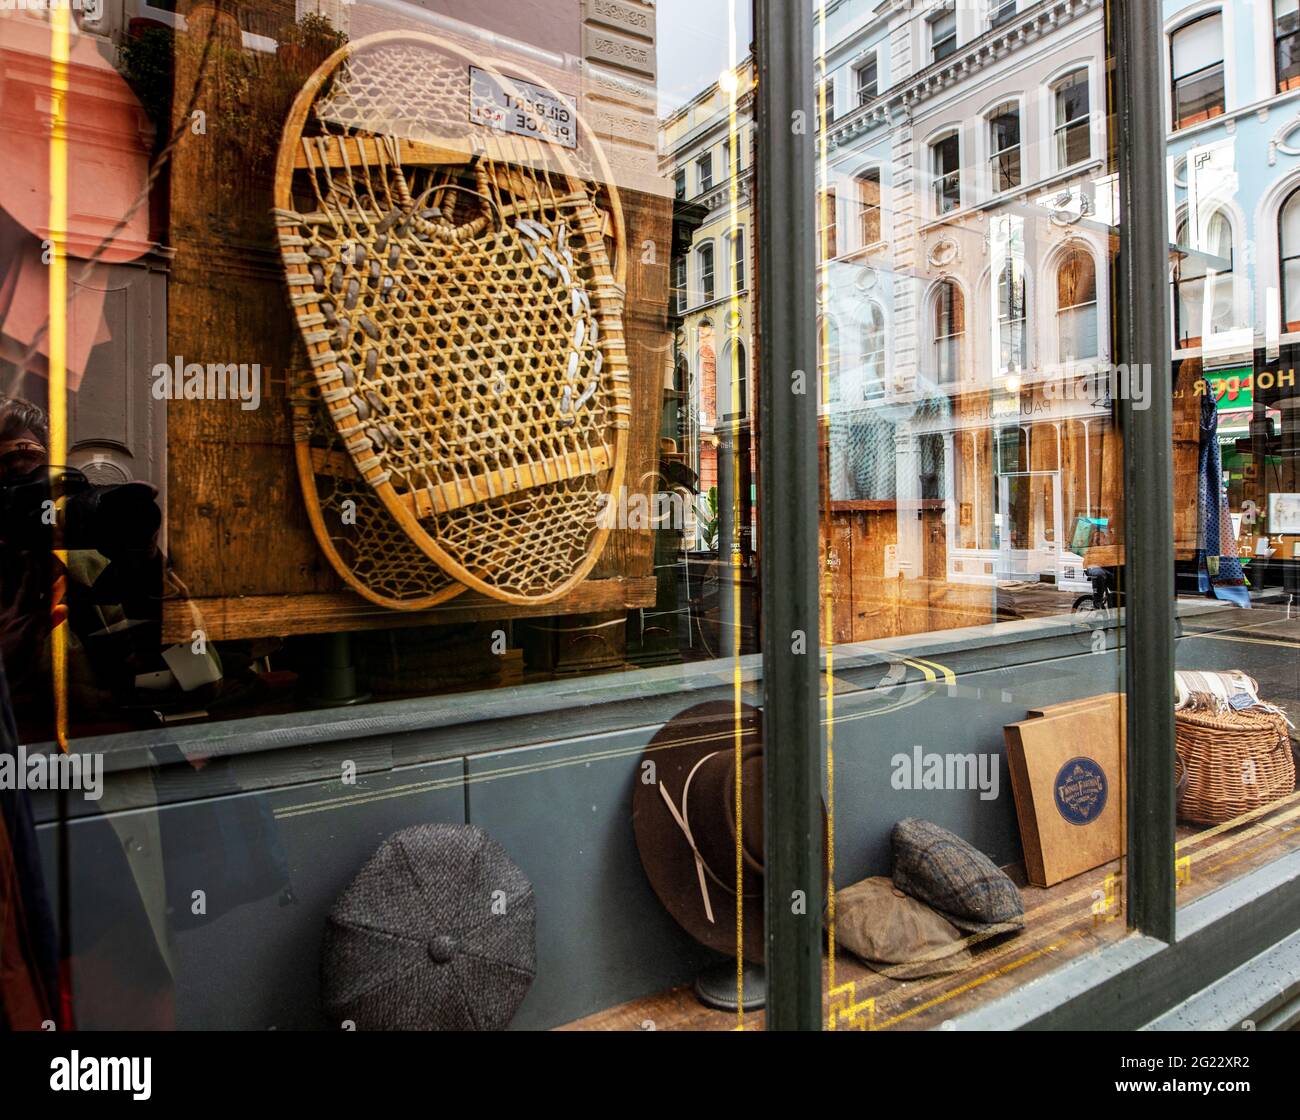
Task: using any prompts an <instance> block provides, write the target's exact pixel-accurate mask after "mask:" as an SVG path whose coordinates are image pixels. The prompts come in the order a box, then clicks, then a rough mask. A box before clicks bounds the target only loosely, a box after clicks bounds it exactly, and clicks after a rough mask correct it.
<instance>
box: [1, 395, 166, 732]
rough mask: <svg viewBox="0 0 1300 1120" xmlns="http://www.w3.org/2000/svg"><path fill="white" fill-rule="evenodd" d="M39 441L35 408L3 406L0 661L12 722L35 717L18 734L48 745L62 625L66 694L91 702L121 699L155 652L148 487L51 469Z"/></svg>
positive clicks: (42, 431)
mask: <svg viewBox="0 0 1300 1120" xmlns="http://www.w3.org/2000/svg"><path fill="white" fill-rule="evenodd" d="M48 445H49V429H48V425H47V423H46V419H45V414H44V413H43V412H42V411H41V410H40V409H39V408H38V407H36V406H35V405H33V404H30V403H28V402H26V401H21V400H0V656H3V658H4V665H5V668H6V670H7V672H8V674H9V677H10V682H11V686H12V688H13V692H14V701H15V707H16V709H17V710H18V713H19V716H20V722H25V723H27V722H30V721H31V720H33V719H34V720H36V721H37V725H38V726H37V727H32V728H30V729H29V728H24V729H23V730H24V731H29V730H30V731H31V732H34V733H35V734H33V735H32V738H44V737H48V736H47V735H40V733H39V729H41V727H42V725H44V724H46V723H47V722H48V720H49V718H50V713H51V708H50V706H49V703H48V697H49V680H50V674H49V653H48V638H49V634H50V632H51V630H53V629H54V627H55V626H57V625H59V624H60V623H61V622H63V621H65V620H66V621H67V622H68V626H69V629H70V631H71V635H70V641H69V653H70V656H69V666H70V673H69V684H70V689H72V690H74V691H79V692H81V693H82V696H81V698H82V699H83V700H88V701H90V702H91V703H94V702H95V701H101V702H102V700H104V699H113V700H117V701H119V702H120V701H121V700H123V699H125V698H126V697H128V696H129V695H130V694H131V691H132V690H133V688H134V680H135V675H136V674H137V673H139V672H141V671H143V670H144V669H145V668H150V669H151V668H154V667H155V665H156V664H157V657H158V650H159V648H160V644H161V609H160V607H161V595H160V591H161V581H162V557H161V555H160V554H159V552H158V548H157V543H156V536H157V532H158V528H159V525H160V524H161V520H162V516H161V513H160V512H159V509H158V506H157V503H156V501H155V491H154V488H153V487H152V486H150V485H148V484H146V483H140V482H132V483H125V484H122V485H115V486H96V485H93V484H92V483H90V482H88V481H87V479H86V477H85V476H84V475H83V474H82V473H81V472H80V471H77V470H72V469H70V468H56V469H53V470H51V468H50V467H49V464H48V451H47V448H48ZM87 693H89V694H90V695H87ZM104 694H107V696H105V695H104ZM24 737H27V736H26V735H25V736H24Z"/></svg>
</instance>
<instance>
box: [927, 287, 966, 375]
mask: <svg viewBox="0 0 1300 1120" xmlns="http://www.w3.org/2000/svg"><path fill="white" fill-rule="evenodd" d="M965 334H966V301H965V300H964V299H963V298H962V294H961V289H960V288H958V287H957V285H956V284H955V283H953V282H952V281H951V280H943V281H940V283H939V286H938V287H937V288H936V289H935V293H934V375H935V380H936V381H938V382H939V384H941V385H948V384H951V383H952V382H954V381H959V380H961V373H962V369H961V346H962V339H963V338H964V337H965Z"/></svg>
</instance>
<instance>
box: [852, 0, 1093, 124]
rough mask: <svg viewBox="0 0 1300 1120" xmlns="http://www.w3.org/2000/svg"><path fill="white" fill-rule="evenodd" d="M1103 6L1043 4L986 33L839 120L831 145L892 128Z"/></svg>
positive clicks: (1082, 0)
mask: <svg viewBox="0 0 1300 1120" xmlns="http://www.w3.org/2000/svg"><path fill="white" fill-rule="evenodd" d="M1101 4H1102V0H1040V3H1038V4H1035V5H1034V6H1033V7H1031V8H1027V9H1026V10H1025V11H1023V12H1021V13H1019V14H1018V15H1017V16H1016V18H1015V19H1014V20H1012V21H1011V22H1010V23H1007V24H1005V25H1004V26H1002V27H999V28H997V29H996V30H993V31H986V32H985V33H984V34H983V35H981V36H980V37H979V38H977V39H972V40H971V41H970V42H969V43H967V44H966V45H965V46H963V47H961V48H959V49H958V50H957V51H956V52H955V53H954V54H953V55H951V56H950V57H949V58H945V59H943V61H941V62H935V63H931V64H930V65H929V66H927V67H925V68H924V69H922V70H919V71H917V72H916V73H915V74H913V75H912V76H911V77H909V78H908V79H906V80H905V81H903V82H901V83H899V84H898V85H897V86H895V87H893V88H891V89H888V90H886V91H885V92H884V93H882V94H881V95H880V96H879V97H876V98H874V99H873V100H871V101H868V102H867V103H866V104H865V105H860V106H858V107H857V108H856V109H854V110H853V111H852V112H851V113H849V114H847V115H846V116H844V117H841V118H840V119H839V120H837V121H835V122H834V123H833V124H832V125H831V126H830V127H829V128H828V129H827V130H826V135H827V137H828V138H829V144H830V147H831V148H838V147H842V146H843V145H844V144H847V143H849V142H850V141H852V140H855V139H856V138H857V137H859V136H861V135H862V134H863V133H864V132H868V131H870V130H871V129H872V128H874V127H876V126H877V125H879V124H892V123H894V121H895V119H896V117H897V116H899V115H902V116H903V117H904V118H908V117H910V116H911V114H912V111H913V110H914V108H915V107H916V106H917V105H919V104H920V103H922V102H924V101H927V100H928V99H929V98H931V97H933V96H935V95H936V94H938V93H942V92H943V91H944V90H947V89H950V88H951V87H953V86H955V85H958V84H959V83H961V82H963V81H966V80H968V79H969V78H970V77H971V76H972V74H974V73H975V72H977V71H978V70H979V69H980V68H982V67H984V66H987V65H989V64H990V63H993V62H997V61H999V60H1001V59H1003V58H1005V57H1007V56H1008V55H1009V54H1012V53H1013V52H1015V51H1018V50H1020V49H1022V48H1023V47H1025V46H1027V45H1029V44H1030V43H1033V42H1036V41H1037V40H1039V39H1042V38H1044V37H1045V36H1047V35H1050V34H1051V33H1052V32H1054V31H1056V30H1058V29H1059V28H1061V27H1064V26H1066V25H1067V24H1070V23H1073V22H1074V21H1075V20H1077V19H1079V18H1080V17H1082V16H1085V15H1087V14H1088V13H1090V12H1092V11H1094V10H1096V9H1099V8H1100V7H1101Z"/></svg>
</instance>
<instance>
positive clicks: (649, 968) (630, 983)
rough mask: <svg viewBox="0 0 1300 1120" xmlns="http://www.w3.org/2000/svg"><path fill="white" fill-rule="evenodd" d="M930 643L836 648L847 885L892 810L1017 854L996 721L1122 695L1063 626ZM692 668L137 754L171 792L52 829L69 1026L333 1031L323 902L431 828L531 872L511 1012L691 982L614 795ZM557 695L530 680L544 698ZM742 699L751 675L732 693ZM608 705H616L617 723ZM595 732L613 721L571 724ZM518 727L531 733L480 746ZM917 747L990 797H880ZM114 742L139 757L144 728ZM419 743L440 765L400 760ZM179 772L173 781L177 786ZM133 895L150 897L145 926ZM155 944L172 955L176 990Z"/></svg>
mask: <svg viewBox="0 0 1300 1120" xmlns="http://www.w3.org/2000/svg"><path fill="white" fill-rule="evenodd" d="M1034 655H1036V656H1034ZM926 656H928V657H930V658H932V659H935V660H938V661H940V662H942V663H943V664H944V665H946V666H949V667H952V668H953V669H954V671H955V672H956V673H957V676H956V682H957V683H956V684H955V685H952V686H950V685H946V684H945V683H943V680H942V678H940V680H939V681H937V682H934V683H930V682H925V681H923V680H920V674H919V673H918V672H916V671H914V670H909V671H908V678H909V682H908V683H905V684H902V685H899V686H895V687H894V688H892V689H882V688H878V687H873V686H874V685H876V684H877V683H878V682H879V680H880V678H881V675H882V674H881V668H880V661H879V657H878V656H875V655H869V654H864V655H863V656H860V657H858V658H857V659H856V665H855V659H854V658H851V657H848V656H845V657H841V656H840V654H839V652H838V651H837V657H836V668H835V678H836V682H837V685H836V687H837V694H836V697H835V716H836V721H835V726H834V736H833V744H832V745H833V750H834V759H835V789H836V803H835V813H836V816H835V835H836V841H837V852H836V869H837V874H836V879H837V881H838V882H839V883H840V884H841V885H844V884H847V883H850V882H854V881H856V880H857V879H859V878H862V877H863V876H865V875H869V874H880V873H886V874H887V873H888V870H889V833H890V829H891V828H892V826H893V824H894V822H895V821H897V820H899V819H900V818H902V817H906V816H913V815H915V816H925V817H928V818H929V819H932V820H936V821H938V822H939V823H941V824H943V825H946V826H947V827H949V828H951V829H953V830H954V831H956V832H958V833H960V834H961V835H963V836H965V837H966V838H968V839H969V840H971V841H972V842H973V843H975V844H976V845H977V846H979V847H980V848H981V849H983V850H984V851H986V852H988V853H989V854H990V855H991V856H992V857H993V858H994V859H995V860H996V861H998V862H999V863H1006V862H1009V861H1011V860H1014V859H1017V858H1019V855H1020V845H1019V837H1018V832H1017V828H1016V822H1015V810H1014V803H1013V798H1012V795H1011V789H1010V783H1009V779H1008V777H1007V773H1006V768H1005V762H1004V760H1002V759H1001V755H1002V726H1003V724H1005V723H1007V722H1009V721H1012V720H1016V719H1022V718H1024V715H1025V710H1026V709H1027V708H1029V707H1036V706H1039V705H1041V704H1045V703H1050V702H1054V701H1058V700H1063V699H1068V698H1072V697H1076V696H1086V695H1090V694H1093V693H1096V692H1101V691H1108V690H1111V689H1114V688H1116V687H1117V664H1118V662H1117V659H1116V658H1115V656H1114V654H1113V651H1111V652H1110V653H1109V654H1107V655H1101V656H1096V655H1088V654H1087V653H1086V652H1084V649H1083V646H1082V645H1081V644H1080V643H1078V641H1077V639H1075V638H1073V637H1062V636H1060V635H1059V634H1058V635H1056V636H1054V637H1050V638H1044V639H1042V640H1037V641H1033V642H1026V643H1022V644H1020V645H1014V644H1013V645H1003V646H1002V648H1000V649H997V650H990V649H989V648H988V647H987V645H985V646H980V647H978V648H976V647H974V646H973V645H971V644H970V643H969V642H967V643H964V648H963V643H962V642H960V641H958V640H956V639H954V640H953V642H952V648H951V649H947V650H945V649H939V648H936V647H934V646H933V645H932V646H931V647H930V652H928V653H927V654H926ZM1016 662H1019V664H1016ZM634 676H636V675H634ZM696 676H697V677H699V676H701V674H699V673H698V672H697V673H696ZM664 679H667V678H664ZM608 681H609V679H606V683H608ZM699 683H700V682H699V681H698V680H697V685H698V684H699ZM708 683H709V687H696V688H695V689H694V690H693V691H690V692H685V691H672V690H665V691H662V692H661V693H660V694H659V695H657V696H656V697H654V699H653V702H651V701H649V700H646V699H645V698H644V697H642V699H641V700H639V701H637V702H636V703H632V702H630V701H629V702H625V701H621V700H619V699H616V697H617V696H619V695H620V694H621V692H622V690H619V689H608V690H605V691H604V699H605V701H606V702H605V703H604V704H602V705H600V706H599V707H590V708H582V709H574V708H565V707H564V706H563V705H560V707H559V708H558V709H556V710H554V711H552V712H551V713H550V714H549V715H547V714H545V713H542V714H539V713H538V712H537V711H523V712H518V713H517V714H516V715H515V717H513V718H504V717H502V718H499V719H496V720H495V722H492V723H490V724H485V725H483V726H479V727H477V728H465V727H463V726H457V725H450V726H446V727H437V726H434V727H431V728H430V729H429V730H428V731H427V732H423V733H420V732H416V731H407V732H406V733H405V734H404V735H403V736H402V737H400V738H398V737H393V736H388V737H382V736H380V737H378V738H373V737H372V738H370V739H368V740H367V739H362V738H361V737H360V736H358V737H356V738H338V739H336V740H335V741H332V742H327V743H318V744H315V745H314V746H312V747H304V748H300V749H299V750H290V749H283V750H278V751H277V750H276V749H266V750H260V751H256V752H253V753H251V754H244V755H242V756H231V757H229V758H223V759H218V760H216V761H215V762H213V763H211V764H210V765H209V766H208V767H205V768H204V770H202V771H199V772H197V773H194V774H190V773H189V772H190V769H191V768H190V767H189V766H188V764H185V763H179V765H177V764H176V763H175V761H174V760H173V764H172V765H170V767H163V768H161V769H159V770H154V771H144V770H142V769H139V768H138V762H137V764H136V765H137V769H135V770H129V771H128V772H126V773H125V774H123V775H119V776H118V777H117V779H116V780H117V783H118V794H117V795H116V796H117V797H118V803H119V804H128V803H132V802H134V803H136V804H145V805H146V806H149V804H150V799H151V797H156V798H157V799H159V800H163V801H165V802H166V803H165V804H162V805H161V806H156V805H155V806H152V807H145V808H142V809H133V810H130V809H122V810H118V811H115V812H111V813H108V814H106V815H99V816H92V817H79V818H77V819H75V820H74V821H73V822H72V823H71V824H70V825H69V827H68V832H69V836H70V866H71V883H72V891H71V899H72V911H71V913H72V937H73V943H74V949H75V952H76V954H77V965H76V968H75V970H74V983H75V986H76V996H77V1006H78V1009H79V1014H80V1022H79V1025H80V1026H82V1027H85V1028H126V1027H133V1026H146V1025H159V1024H163V1025H165V1024H166V1022H167V1016H168V1007H169V1005H173V1004H174V1014H175V1024H176V1025H177V1026H180V1027H188V1028H240V1029H251V1030H266V1029H272V1028H275V1029H281V1030H283V1029H293V1028H328V1027H330V1026H332V1024H328V1023H326V1022H324V1020H323V1017H322V1013H321V1010H320V1004H319V979H318V961H319V948H320V941H321V935H322V931H323V928H324V919H325V915H326V914H327V913H328V910H329V908H330V906H331V904H332V903H333V900H334V898H335V897H336V896H337V895H338V893H339V892H340V891H341V890H342V888H343V887H344V886H345V885H346V884H347V883H348V881H349V880H350V879H351V878H352V877H353V876H354V875H355V874H356V872H357V871H358V870H359V869H360V868H361V866H362V865H363V864H364V863H365V861H366V860H367V859H368V858H369V857H370V855H371V854H372V853H373V852H374V850H375V849H376V848H377V847H378V846H379V844H380V843H381V842H382V841H383V840H384V839H385V837H387V836H389V835H391V834H392V833H393V832H396V831H397V830H399V829H401V828H405V827H408V826H410V825H414V824H419V823H424V822H429V821H451V822H459V821H470V822H472V823H474V824H477V825H479V826H481V827H483V828H485V829H486V830H487V831H488V832H489V833H490V834H491V835H493V836H494V837H495V838H496V839H497V840H498V841H499V842H500V843H501V844H502V845H504V847H505V848H506V850H507V851H508V852H509V853H510V854H511V856H512V857H513V858H514V860H515V861H516V862H517V863H519V864H520V866H521V867H522V868H523V870H524V872H525V873H526V874H527V875H528V877H529V878H530V879H531V881H532V883H533V885H534V889H535V893H536V897H537V915H538V932H537V936H538V961H539V975H538V978H537V980H536V981H535V983H534V985H533V988H532V990H531V991H530V993H529V995H528V997H527V999H526V1000H525V1002H524V1005H523V1007H522V1008H521V1010H520V1012H519V1014H518V1016H517V1017H516V1020H515V1026H517V1027H530V1028H541V1027H550V1026H554V1025H557V1024H560V1023H564V1022H568V1021H570V1020H572V1019H574V1018H577V1017H579V1016H582V1015H585V1014H589V1013H591V1012H594V1011H598V1010H601V1009H603V1008H606V1007H609V1006H611V1005H614V1004H616V1003H619V1002H621V1001H624V1000H627V999H631V998H633V997H636V996H639V995H645V994H649V993H652V992H656V991H660V990H663V989H665V988H667V987H669V986H671V985H674V984H678V983H684V982H687V981H689V979H690V978H691V977H692V976H693V975H694V973H695V972H696V971H697V970H698V969H699V968H700V966H701V965H703V964H705V963H707V962H708V961H710V960H711V959H715V958H713V957H712V955H711V954H710V953H709V952H707V951H706V950H704V949H702V948H700V947H698V946H696V945H695V944H694V943H693V942H692V941H690V940H689V939H688V938H687V937H686V936H685V935H684V934H683V933H682V932H681V931H680V930H679V929H678V927H677V926H676V925H675V924H674V922H673V921H672V920H671V919H670V918H669V917H668V915H667V914H666V913H665V912H664V910H663V909H662V907H661V906H660V904H659V903H658V900H657V899H656V897H655V895H654V893H653V892H652V891H651V889H650V886H649V884H648V882H647V880H646V878H645V875H644V872H643V871H642V869H641V866H640V860H639V858H638V855H637V851H636V845H635V842H634V838H633V834H632V829H631V824H630V813H631V796H632V783H633V782H634V781H635V780H636V776H637V763H638V761H639V759H640V755H641V752H642V750H643V748H644V747H645V745H646V743H648V742H649V740H650V739H651V737H652V736H653V735H654V733H655V731H656V730H658V729H659V728H660V727H661V726H662V724H663V723H664V722H665V721H666V720H667V719H668V718H670V717H671V715H672V714H673V713H674V712H676V711H682V710H684V709H686V708H687V707H690V706H691V705H693V704H696V703H699V702H700V701H701V700H703V699H714V698H719V697H726V696H727V695H729V690H724V689H723V688H721V687H717V686H714V685H712V682H708ZM628 684H629V686H632V685H634V682H633V681H632V679H631V677H629V678H628ZM555 687H558V686H554V687H553V686H547V687H546V689H545V690H544V691H543V692H542V693H529V695H533V696H537V695H549V696H550V697H551V699H552V700H554V694H555ZM855 689H856V691H855ZM755 691H756V690H755V686H754V683H753V682H752V681H751V682H750V683H749V684H747V686H746V692H747V694H748V696H747V698H748V699H750V700H754V699H755V695H754V694H755ZM433 703H435V702H434V701H430V704H433ZM646 704H650V707H649V708H647V707H646V706H645V705H646ZM620 705H624V706H625V707H626V710H625V711H622V712H621V714H622V715H623V716H624V717H625V718H623V720H622V727H623V729H621V730H618V729H613V728H617V727H618V726H619V723H620V720H619V715H620V710H621V709H620ZM382 707H383V706H382V705H375V706H373V708H371V709H367V712H368V713H373V712H374V711H376V710H378V709H380V708H382ZM539 707H540V705H539ZM601 708H603V709H604V710H601ZM498 715H500V713H498ZM651 715H653V718H647V717H649V716H651ZM435 722H436V721H435ZM629 724H631V725H633V726H631V727H629V726H628V725H629ZM599 725H604V726H605V727H606V728H610V729H607V730H601V731H598V732H596V733H579V732H580V731H581V729H582V728H584V727H592V726H599ZM512 741H513V742H516V743H530V742H531V745H526V746H513V747H510V748H509V749H491V747H490V745H491V744H492V743H494V742H495V743H496V745H497V746H498V747H499V746H500V745H501V744H508V743H511V742H512ZM376 744H379V746H378V748H377V746H376ZM914 744H920V745H922V746H923V747H924V748H925V749H926V750H928V751H957V750H960V751H963V752H965V751H977V752H991V753H994V754H996V755H997V756H998V758H999V767H1000V774H999V796H998V798H997V799H996V800H993V801H981V800H980V797H979V793H978V791H963V790H950V791H920V790H896V789H894V788H893V787H892V785H891V781H890V778H891V775H892V773H893V767H892V764H891V759H892V756H893V755H894V754H895V753H897V752H899V751H910V750H911V748H912V746H913V745H914ZM131 749H132V750H133V751H135V752H137V754H138V751H139V747H138V743H137V744H131ZM303 751H306V752H307V754H308V755H309V756H310V757H309V758H307V759H306V761H304V758H303V756H302V752H303ZM457 751H459V752H460V753H456V752H457ZM422 752H424V753H429V754H434V753H442V754H444V755H448V757H443V758H440V759H437V760H434V761H426V762H415V763H413V764H411V763H408V762H407V761H406V760H410V759H414V758H417V757H418V756H419V755H420V754H421V753H422ZM173 753H174V752H173ZM124 757H125V756H124ZM132 757H135V756H132ZM290 757H292V758H294V760H295V761H294V762H293V763H292V764H291V763H290V761H289V759H290ZM349 758H362V759H364V760H365V764H364V765H363V766H362V767H361V769H362V771H363V772H362V774H361V776H360V777H359V778H358V781H357V784H356V785H355V786H346V785H343V784H342V783H341V782H340V781H339V780H338V778H337V774H338V773H339V768H340V766H341V764H342V762H343V760H345V759H349ZM277 764H278V765H279V767H280V770H279V771H277ZM178 768H179V769H180V770H181V771H183V772H185V773H186V774H187V775H189V776H187V777H186V778H185V779H184V781H180V780H179V779H177V778H176V776H175V772H176V770H177V769H178ZM223 768H224V769H223ZM132 782H135V784H136V788H135V789H134V791H133V792H128V789H129V787H130V785H131V783H132ZM186 783H188V784H186ZM249 787H256V788H249ZM110 788H112V787H110ZM151 791H152V792H151ZM109 801H110V799H109V798H107V797H106V799H105V802H104V803H102V805H101V807H103V806H107V805H108V804H109ZM44 809H45V812H46V818H47V819H46V823H44V824H43V825H42V826H41V830H40V831H41V838H42V843H43V846H44V852H45V856H46V864H47V868H48V871H49V873H50V875H51V879H50V881H51V883H53V882H54V873H55V869H56V861H55V853H56V846H57V830H56V828H55V826H54V825H53V823H51V822H50V821H49V820H48V812H49V806H48V805H46V806H44ZM127 853H129V855H130V858H128V855H127ZM193 889H203V890H205V891H206V892H207V902H208V911H209V912H208V915H207V916H206V917H204V918H201V919H200V918H195V917H194V916H193V915H191V914H190V913H189V910H190V897H191V895H190V892H191V890H193ZM141 899H144V900H146V901H149V900H152V901H153V903H154V907H153V909H154V919H153V921H152V922H151V921H150V917H149V913H148V909H149V907H148V906H146V905H144V904H142V903H141V902H140V901H139V900H141ZM160 901H161V903H162V904H163V906H165V905H167V904H170V907H171V912H170V913H166V912H165V909H163V907H160V906H159V905H158V903H159V902H160ZM164 926H165V927H166V929H165V930H164V931H163V933H162V936H161V937H159V936H158V933H157V930H159V929H160V928H161V927H164ZM160 942H161V944H163V945H164V946H169V948H170V956H171V965H170V972H171V973H172V974H174V982H173V981H172V980H171V979H170V978H169V969H168V966H167V964H166V963H165V961H164V957H165V956H166V955H167V954H166V953H164V952H160V951H159V949H158V948H157V947H156V946H157V945H158V944H159V943H160Z"/></svg>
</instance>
